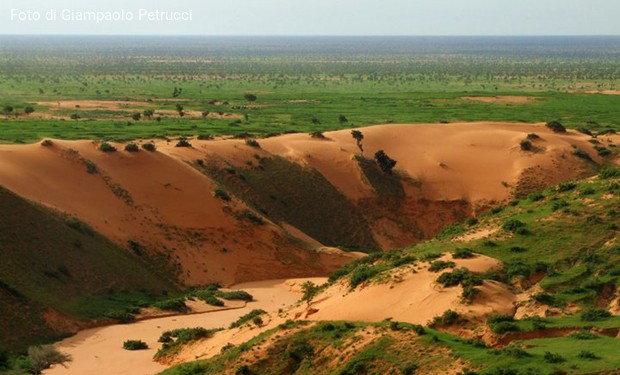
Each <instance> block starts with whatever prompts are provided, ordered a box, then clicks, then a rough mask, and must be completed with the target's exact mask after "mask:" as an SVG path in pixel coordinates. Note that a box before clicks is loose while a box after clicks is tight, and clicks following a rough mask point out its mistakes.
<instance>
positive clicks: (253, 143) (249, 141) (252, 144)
mask: <svg viewBox="0 0 620 375" xmlns="http://www.w3.org/2000/svg"><path fill="white" fill-rule="evenodd" d="M245 144H246V145H248V146H250V147H255V148H260V144H259V143H258V141H257V140H256V139H246V140H245Z"/></svg>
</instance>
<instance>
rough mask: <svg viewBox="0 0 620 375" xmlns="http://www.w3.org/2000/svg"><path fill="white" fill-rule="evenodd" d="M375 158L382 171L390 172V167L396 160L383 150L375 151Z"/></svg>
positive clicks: (394, 164)
mask: <svg viewBox="0 0 620 375" xmlns="http://www.w3.org/2000/svg"><path fill="white" fill-rule="evenodd" d="M375 160H376V161H377V164H379V168H381V170H382V171H383V172H385V173H388V174H392V169H394V167H395V166H396V160H394V159H392V158H390V157H389V156H388V155H387V154H386V153H385V151H383V150H379V151H377V152H376V153H375Z"/></svg>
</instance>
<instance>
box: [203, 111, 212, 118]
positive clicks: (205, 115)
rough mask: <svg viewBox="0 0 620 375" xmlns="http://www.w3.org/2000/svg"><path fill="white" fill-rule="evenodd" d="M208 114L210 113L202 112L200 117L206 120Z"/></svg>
mask: <svg viewBox="0 0 620 375" xmlns="http://www.w3.org/2000/svg"><path fill="white" fill-rule="evenodd" d="M209 113H211V112H209V111H202V117H203V118H205V119H206V118H207V116H209Z"/></svg>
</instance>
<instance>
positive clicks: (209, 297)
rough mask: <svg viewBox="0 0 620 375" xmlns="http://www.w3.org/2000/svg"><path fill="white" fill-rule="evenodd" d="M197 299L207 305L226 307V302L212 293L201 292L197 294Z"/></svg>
mask: <svg viewBox="0 0 620 375" xmlns="http://www.w3.org/2000/svg"><path fill="white" fill-rule="evenodd" d="M196 297H197V298H198V299H199V300H201V301H204V302H205V303H206V304H207V305H211V306H217V307H222V306H224V302H223V301H222V300H220V299H218V298H217V297H216V296H214V295H213V294H212V293H211V292H200V293H197V294H196Z"/></svg>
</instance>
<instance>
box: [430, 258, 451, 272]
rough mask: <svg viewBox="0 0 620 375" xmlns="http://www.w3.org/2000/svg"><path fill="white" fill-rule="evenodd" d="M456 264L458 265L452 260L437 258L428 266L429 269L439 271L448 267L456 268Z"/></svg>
mask: <svg viewBox="0 0 620 375" xmlns="http://www.w3.org/2000/svg"><path fill="white" fill-rule="evenodd" d="M455 266H456V263H454V262H451V261H445V260H436V261H434V262H432V263H431V266H430V267H429V268H428V270H429V271H431V272H439V271H441V270H443V269H446V268H454V267H455Z"/></svg>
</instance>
